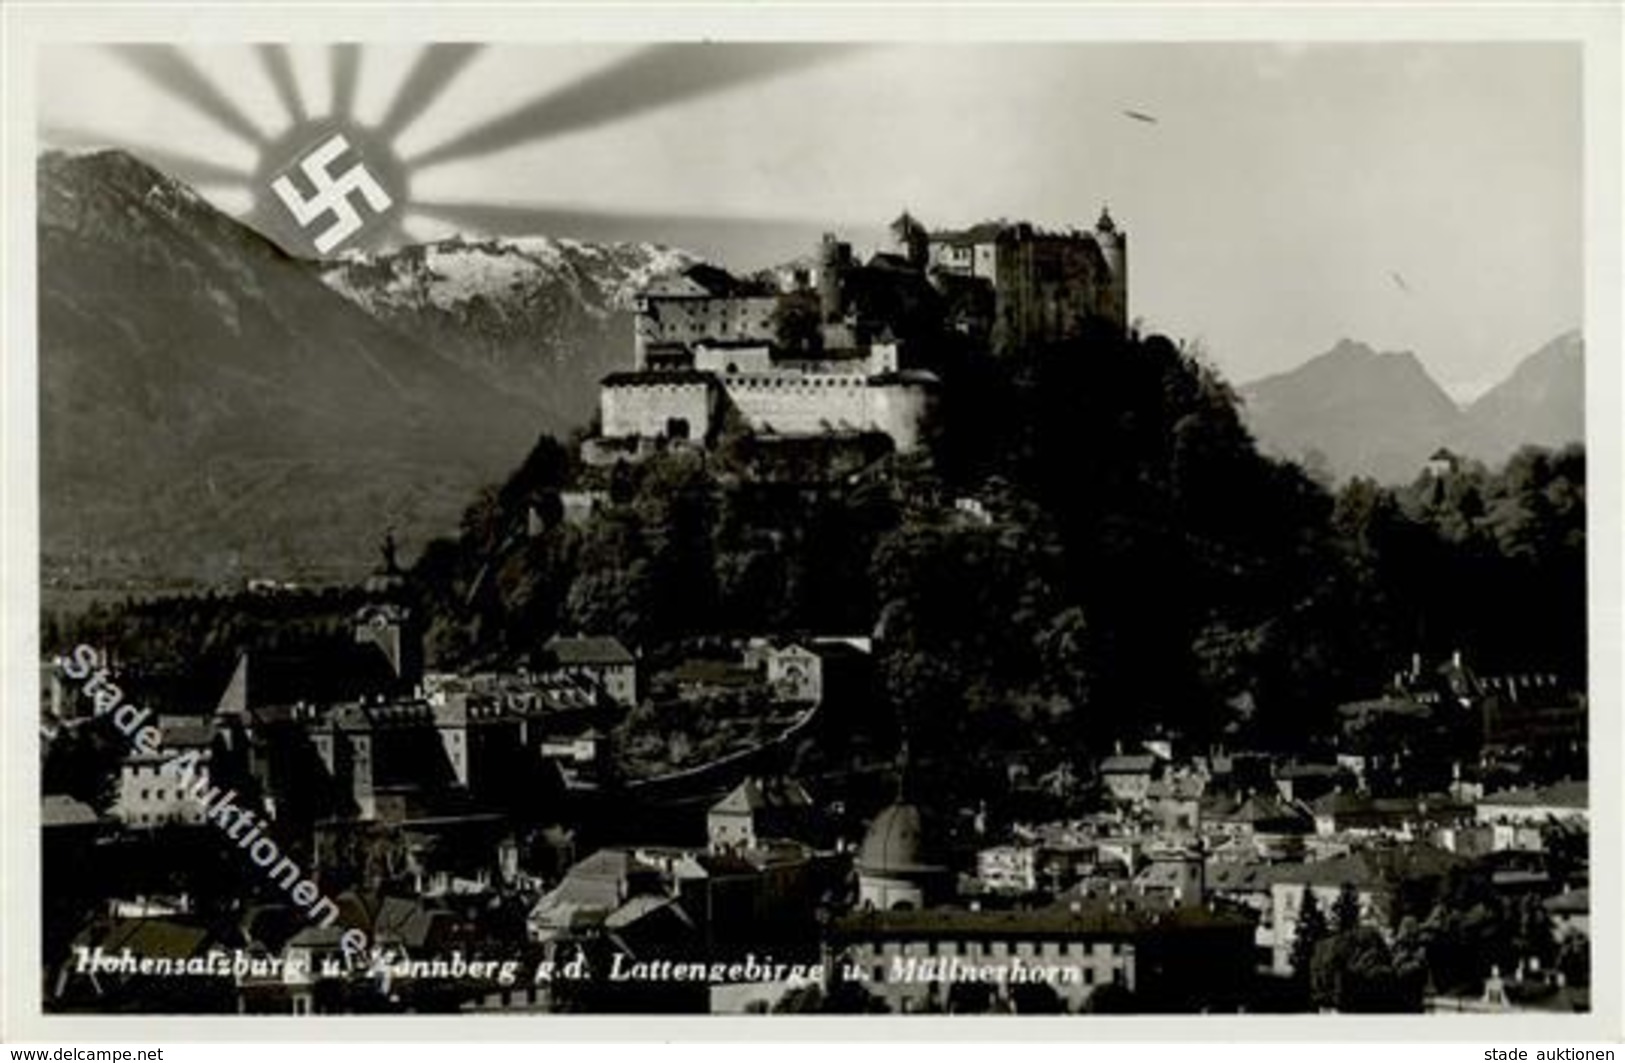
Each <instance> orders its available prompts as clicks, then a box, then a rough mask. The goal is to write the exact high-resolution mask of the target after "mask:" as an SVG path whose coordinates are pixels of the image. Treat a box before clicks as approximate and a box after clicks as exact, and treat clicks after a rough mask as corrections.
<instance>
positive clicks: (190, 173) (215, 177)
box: [40, 126, 249, 187]
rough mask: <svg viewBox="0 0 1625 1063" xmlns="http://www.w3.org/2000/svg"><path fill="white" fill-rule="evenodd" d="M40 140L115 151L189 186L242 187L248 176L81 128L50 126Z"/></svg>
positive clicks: (220, 165)
mask: <svg viewBox="0 0 1625 1063" xmlns="http://www.w3.org/2000/svg"><path fill="white" fill-rule="evenodd" d="M40 139H41V140H42V141H44V142H45V143H47V144H50V145H52V146H55V147H59V148H64V149H68V150H91V149H96V148H116V149H118V150H120V151H125V152H128V153H129V154H131V155H134V156H135V157H136V158H138V159H140V160H142V161H143V162H145V163H147V164H148V165H150V166H154V167H156V168H157V169H159V170H162V171H163V172H164V173H166V174H168V175H169V176H170V177H173V178H175V179H176V180H177V181H184V182H185V183H187V184H189V185H231V186H244V187H246V186H247V184H248V179H249V173H248V170H247V169H246V168H243V167H235V166H230V165H227V164H225V163H220V162H215V161H213V160H211V159H201V158H198V157H197V156H195V155H187V154H186V153H184V152H178V151H171V150H169V149H167V148H159V147H154V146H152V145H150V144H143V143H140V142H139V141H133V140H128V139H126V138H124V137H116V136H107V135H105V134H102V133H95V132H91V131H90V130H85V129H75V128H71V127H64V126H51V127H47V128H44V129H41V130H40Z"/></svg>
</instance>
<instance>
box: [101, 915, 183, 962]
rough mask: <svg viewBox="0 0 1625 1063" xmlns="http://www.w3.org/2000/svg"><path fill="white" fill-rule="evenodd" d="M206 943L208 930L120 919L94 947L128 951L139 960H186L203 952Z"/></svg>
mask: <svg viewBox="0 0 1625 1063" xmlns="http://www.w3.org/2000/svg"><path fill="white" fill-rule="evenodd" d="M208 940H209V932H208V931H207V930H204V929H203V928H201V927H195V926H186V925H184V924H181V923H176V922H172V921H171V920H168V919H120V920H118V921H117V922H115V923H113V925H112V926H110V927H109V928H108V930H107V933H106V934H104V935H103V936H102V938H101V940H100V941H97V942H95V944H97V945H100V946H101V947H102V948H103V949H104V950H106V951H107V952H110V953H117V952H119V951H121V950H123V949H129V950H130V952H131V953H133V954H134V955H136V956H141V957H148V956H150V957H153V958H155V959H186V958H189V957H192V956H196V955H197V954H198V953H200V952H202V951H203V948H204V945H205V944H207V943H208Z"/></svg>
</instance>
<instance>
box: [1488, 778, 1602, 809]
mask: <svg viewBox="0 0 1625 1063" xmlns="http://www.w3.org/2000/svg"><path fill="white" fill-rule="evenodd" d="M1588 800H1589V796H1588V787H1587V786H1586V782H1585V780H1584V779H1581V780H1578V781H1574V780H1570V781H1565V782H1558V783H1553V784H1551V785H1550V786H1535V787H1528V788H1524V789H1516V790H1502V791H1500V792H1499V793H1493V794H1486V795H1484V796H1483V797H1481V798H1479V799H1478V803H1479V806H1480V807H1482V806H1484V805H1507V806H1515V807H1522V808H1534V807H1544V806H1549V807H1552V808H1574V809H1583V808H1586V807H1587V802H1588Z"/></svg>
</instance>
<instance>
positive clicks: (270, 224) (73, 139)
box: [50, 43, 856, 258]
mask: <svg viewBox="0 0 1625 1063" xmlns="http://www.w3.org/2000/svg"><path fill="white" fill-rule="evenodd" d="M854 47H856V46H849V45H832V44H812V43H752V44H748V45H708V44H686V43H663V44H654V45H649V46H646V47H642V48H640V49H638V50H637V51H635V52H633V53H632V54H631V55H629V56H627V57H625V58H622V59H619V60H617V61H615V62H613V63H611V64H610V65H609V66H607V67H605V68H603V69H600V70H597V71H594V72H592V73H590V74H588V75H586V76H584V77H582V78H578V79H577V80H575V81H573V82H571V83H569V84H566V85H564V86H561V87H555V88H551V89H548V90H546V91H543V92H540V93H538V94H537V95H535V96H534V97H531V98H530V99H528V100H525V101H523V102H521V103H519V104H518V105H517V106H514V107H512V108H511V109H509V110H506V111H503V112H501V113H498V114H495V115H494V116H492V117H491V118H488V119H486V120H484V121H481V122H478V123H476V124H474V125H472V126H471V127H469V128H466V129H463V130H461V131H459V132H457V133H455V134H453V135H452V136H450V137H449V138H448V139H445V140H443V141H441V142H440V143H438V144H434V145H432V146H430V147H428V148H426V149H424V150H422V151H418V152H415V153H413V154H410V155H403V154H402V153H401V149H400V147H399V142H400V139H401V136H402V134H403V133H405V132H406V131H407V129H408V128H409V127H410V126H411V125H412V123H413V122H415V121H416V120H417V119H418V118H419V117H420V116H421V115H422V114H423V113H424V112H425V111H427V110H428V109H429V107H430V106H431V105H432V104H433V103H434V102H435V101H436V100H437V99H439V98H440V96H441V95H442V94H443V93H444V92H445V91H446V90H447V89H448V88H450V87H451V86H452V84H453V83H454V82H455V81H456V79H457V78H458V76H459V75H460V74H461V73H462V72H463V71H464V70H465V69H466V68H467V67H468V66H469V64H470V63H472V62H473V61H474V60H475V59H477V58H478V57H479V55H480V53H481V52H482V51H484V49H485V46H484V45H481V44H452V43H437V44H428V45H425V46H424V47H423V48H422V50H421V51H420V52H419V53H418V55H417V56H416V58H415V60H414V61H413V63H412V66H411V68H410V69H409V70H408V71H407V73H406V75H405V77H404V78H403V79H402V80H401V82H400V84H399V85H398V86H397V87H396V88H395V91H394V95H393V96H392V98H391V99H390V101H389V103H388V106H387V107H386V108H385V111H384V114H383V117H382V118H380V119H378V120H377V121H376V122H367V121H363V120H362V119H361V118H360V117H358V116H357V114H356V111H355V99H356V92H357V87H358V85H359V82H360V79H361V76H362V73H363V67H364V59H365V48H364V46H362V45H359V44H335V45H332V46H330V47H329V48H328V50H327V54H328V65H329V70H330V75H331V85H332V93H331V100H330V104H329V107H328V109H327V110H326V111H325V112H324V113H319V114H317V113H312V112H311V110H310V109H309V108H308V107H307V105H306V93H305V92H304V91H303V88H302V86H301V84H300V81H299V78H298V77H297V75H296V73H295V70H294V64H293V62H292V59H291V57H290V54H289V51H288V49H287V47H286V46H284V45H281V44H258V45H255V46H254V47H253V51H254V54H255V56H256V57H257V59H258V62H259V66H260V68H261V70H262V72H263V74H264V75H265V77H267V78H268V79H269V81H270V84H271V86H272V88H273V89H274V90H275V92H276V96H277V99H278V100H279V101H280V104H281V107H282V109H283V111H284V112H285V113H284V115H283V116H282V126H281V128H279V129H267V128H266V127H265V125H264V124H262V123H260V122H256V121H255V120H254V119H253V118H251V117H250V116H249V114H248V113H247V112H246V111H245V110H244V108H243V107H242V106H240V105H239V104H238V103H237V102H235V101H234V100H233V99H232V98H231V96H229V95H228V94H227V93H226V91H225V90H224V89H223V88H221V86H220V85H219V84H217V83H216V82H215V81H214V80H213V79H211V78H210V77H209V76H208V75H207V74H206V73H205V72H204V71H203V70H202V69H201V68H200V67H199V66H198V65H197V64H196V63H194V62H193V61H192V60H191V59H190V58H189V57H188V56H187V54H186V53H185V52H184V51H183V50H182V49H180V48H178V47H175V46H173V45H165V44H120V45H109V46H108V50H109V52H110V53H111V54H112V55H113V56H114V57H116V58H117V59H118V60H119V61H120V62H122V63H124V64H125V65H127V66H128V67H129V68H131V69H132V70H134V71H135V72H136V73H138V74H139V75H140V76H141V77H142V78H143V79H144V80H145V81H146V82H148V83H149V84H150V85H152V86H153V87H155V88H157V89H159V90H160V91H161V92H162V93H164V94H165V95H166V96H168V97H170V98H171V99H173V100H175V101H176V102H178V103H181V104H183V105H185V106H187V107H189V108H191V109H192V110H194V111H196V112H197V113H199V114H201V115H203V116H204V117H206V118H208V119H209V120H210V121H212V122H213V123H214V124H215V125H217V126H219V127H220V128H221V129H223V130H225V131H227V132H229V133H231V134H232V135H233V136H235V137H236V138H238V139H240V140H242V141H244V142H245V143H247V144H248V145H250V146H251V147H252V148H253V150H254V153H255V157H254V160H253V162H252V163H251V164H249V165H247V166H244V167H242V168H234V167H232V166H229V165H226V164H223V163H221V162H218V161H215V160H210V159H206V158H202V157H199V156H198V155H196V154H194V153H191V152H189V151H188V150H187V148H186V147H184V146H181V145H170V144H154V143H130V142H128V141H125V140H121V139H120V138H118V137H116V136H109V135H106V134H101V133H94V132H88V131H84V130H63V129H57V130H53V131H50V132H51V139H54V140H56V141H58V142H62V143H72V144H79V145H90V144H103V145H109V146H116V147H121V148H124V149H126V150H129V151H131V152H132V153H133V154H136V155H138V156H140V157H142V158H144V159H146V161H148V162H149V163H151V164H153V165H154V166H157V167H158V168H159V169H161V170H164V171H165V172H167V173H169V174H170V175H171V176H173V177H175V178H177V179H179V180H182V181H186V182H188V183H190V184H194V185H201V186H208V187H215V188H229V189H234V190H241V191H245V192H246V193H247V195H248V202H249V205H248V207H247V208H246V209H245V210H244V211H243V212H241V214H240V215H239V216H240V218H241V220H242V221H244V222H245V223H247V224H249V225H251V226H253V227H254V228H255V229H257V230H258V231H259V232H261V233H262V234H264V235H265V236H267V237H269V238H271V239H272V240H275V241H276V242H277V243H278V244H280V245H281V246H282V247H283V248H284V249H285V250H287V251H288V252H289V253H291V254H295V255H299V256H302V257H318V258H319V257H326V256H329V255H334V254H341V253H343V252H346V251H350V250H365V249H373V248H381V247H390V246H397V245H400V244H403V243H408V242H410V240H411V233H410V229H411V227H412V226H413V225H414V223H418V222H422V221H423V220H429V221H433V222H440V223H450V224H452V225H454V226H457V227H459V228H461V229H465V230H473V231H479V232H483V233H488V234H516V233H521V232H523V233H531V232H550V231H553V232H557V231H561V230H563V229H574V230H576V231H575V232H573V233H571V235H601V236H605V237H612V238H628V237H631V236H634V235H638V234H640V233H645V232H655V231H660V232H664V233H670V232H672V231H682V230H683V229H684V227H695V226H704V225H714V226H723V227H730V228H733V229H739V228H741V227H747V228H748V227H750V226H753V225H757V224H775V223H758V222H753V221H751V220H750V219H741V218H696V217H693V216H681V215H679V216H672V215H662V214H660V213H658V212H651V213H648V214H637V213H630V212H627V211H602V210H594V209H593V208H591V207H590V206H588V207H582V206H579V205H575V204H550V203H515V202H511V201H507V202H504V201H486V202H480V201H457V202H448V201H435V200H425V199H423V198H421V197H416V196H414V195H413V182H414V178H416V177H417V176H418V175H420V174H421V173H422V172H423V171H425V170H427V169H429V168H431V167H434V166H439V165H442V164H446V163H452V162H462V161H466V160H470V159H477V158H480V157H483V156H487V155H491V154H495V153H497V152H500V151H505V150H507V149H509V148H514V147H517V146H519V145H522V144H529V143H535V142H539V141H543V140H546V139H549V138H551V137H556V136H559V135H561V134H564V133H570V132H577V131H581V130H585V129H590V128H594V127H597V126H601V125H605V124H608V123H611V122H616V121H620V120H623V119H626V118H629V117H632V116H635V115H637V114H640V113H642V112H645V111H651V110H655V109H657V108H662V107H668V106H672V105H674V104H678V103H681V102H684V101H686V100H689V99H692V98H697V97H700V96H704V95H708V94H712V93H716V92H721V91H725V90H728V89H733V88H738V87H741V86H744V85H747V84H749V83H751V82H754V81H757V80H760V79H764V78H768V77H773V76H775V75H779V74H782V73H785V72H788V71H792V70H796V69H799V68H802V67H806V66H810V65H814V64H817V63H821V62H824V61H827V60H829V59H832V58H836V57H838V56H840V55H842V54H844V53H846V52H849V51H852V50H853V49H854Z"/></svg>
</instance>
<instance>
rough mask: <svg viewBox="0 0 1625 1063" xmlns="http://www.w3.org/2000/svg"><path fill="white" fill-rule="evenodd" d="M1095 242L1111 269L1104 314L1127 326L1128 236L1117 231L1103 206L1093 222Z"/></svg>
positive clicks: (1109, 212)
mask: <svg viewBox="0 0 1625 1063" xmlns="http://www.w3.org/2000/svg"><path fill="white" fill-rule="evenodd" d="M1095 243H1096V244H1097V245H1098V246H1099V247H1100V254H1101V257H1102V258H1104V259H1105V260H1106V267H1107V268H1108V269H1110V270H1111V285H1110V288H1109V289H1108V296H1107V300H1108V305H1107V307H1105V308H1104V309H1105V310H1106V316H1108V317H1111V318H1112V319H1114V320H1116V321H1117V322H1119V323H1120V324H1121V325H1122V326H1123V327H1125V328H1126V327H1127V326H1128V236H1127V235H1125V234H1124V233H1122V232H1120V231H1118V228H1117V223H1116V222H1114V221H1112V215H1111V211H1109V210H1107V209H1106V208H1105V207H1102V208H1101V209H1100V220H1099V221H1097V222H1095Z"/></svg>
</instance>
